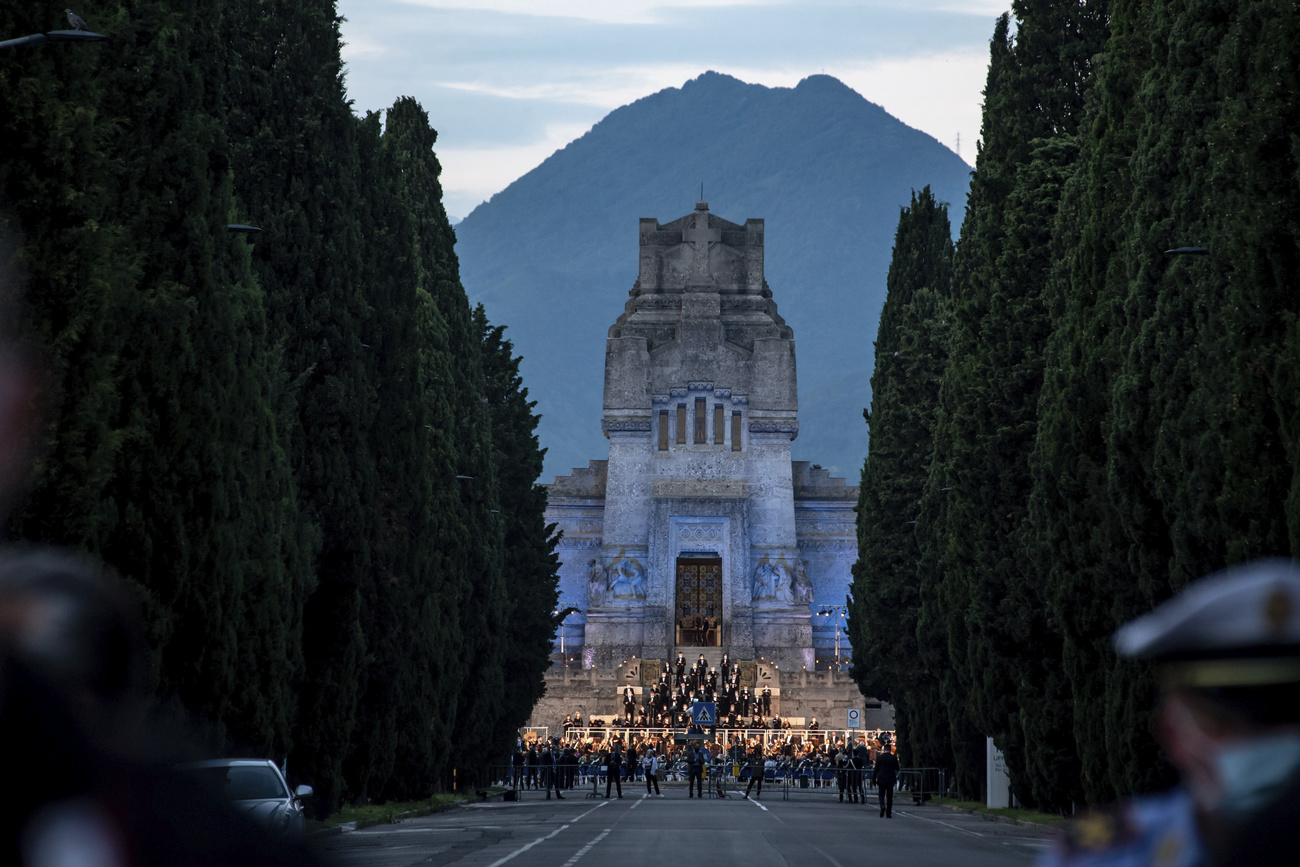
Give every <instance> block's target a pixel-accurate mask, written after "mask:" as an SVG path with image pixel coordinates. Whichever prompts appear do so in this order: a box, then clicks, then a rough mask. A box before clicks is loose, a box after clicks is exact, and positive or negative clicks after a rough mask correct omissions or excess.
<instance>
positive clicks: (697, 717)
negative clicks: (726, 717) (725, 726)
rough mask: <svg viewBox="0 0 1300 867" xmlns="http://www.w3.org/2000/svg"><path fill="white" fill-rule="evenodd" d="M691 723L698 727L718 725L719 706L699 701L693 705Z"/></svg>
mask: <svg viewBox="0 0 1300 867" xmlns="http://www.w3.org/2000/svg"><path fill="white" fill-rule="evenodd" d="M691 722H692V723H694V724H695V725H697V726H715V725H717V724H718V706H717V705H716V704H715V703H714V702H711V701H697V702H696V703H695V704H693V705H691Z"/></svg>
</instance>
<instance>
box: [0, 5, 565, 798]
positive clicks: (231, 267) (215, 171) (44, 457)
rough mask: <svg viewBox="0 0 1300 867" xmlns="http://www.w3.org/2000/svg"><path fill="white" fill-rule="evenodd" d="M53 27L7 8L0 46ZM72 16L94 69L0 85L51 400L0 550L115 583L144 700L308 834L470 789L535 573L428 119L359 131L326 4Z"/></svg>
mask: <svg viewBox="0 0 1300 867" xmlns="http://www.w3.org/2000/svg"><path fill="white" fill-rule="evenodd" d="M86 12H89V10H83V13H86ZM62 17H63V9H62V7H57V8H56V7H55V6H54V5H53V4H51V3H34V4H25V5H24V6H23V7H22V8H18V7H13V6H6V7H5V8H4V9H3V10H0V32H3V33H4V34H6V35H8V34H15V35H21V34H23V33H32V32H42V31H45V30H51V29H56V28H58V27H60V26H62V25H61V19H62ZM88 17H89V18H90V19H92V20H91V21H90V24H91V26H92V27H93V28H94V29H95V30H97V31H99V32H102V33H105V34H107V35H108V36H110V37H111V41H110V42H108V43H104V44H96V45H90V46H87V45H72V44H66V43H62V44H51V45H46V46H42V47H25V48H22V49H18V50H11V51H7V52H4V53H3V55H0V110H2V111H3V120H0V125H3V133H4V140H5V142H6V146H5V151H6V152H5V160H4V161H3V162H0V196H3V208H4V211H3V218H4V220H5V222H6V224H7V226H8V228H9V229H10V230H11V231H12V233H13V234H14V236H15V243H16V245H17V248H16V258H17V261H18V263H19V266H20V268H21V270H22V279H23V283H22V290H23V291H22V297H23V299H24V301H25V306H26V313H27V319H28V320H29V323H30V328H31V333H32V337H33V339H34V340H35V341H36V342H37V343H39V344H40V345H41V346H42V347H44V350H45V352H46V355H47V359H48V369H49V376H48V384H47V388H46V390H45V396H44V398H43V400H44V404H45V407H46V409H47V419H48V430H47V436H46V439H45V447H44V451H43V453H42V454H41V456H40V459H39V462H38V465H37V467H36V470H35V472H34V479H33V485H32V487H31V489H30V491H29V494H28V495H27V497H26V500H25V501H24V502H23V503H21V504H20V506H19V508H18V509H17V510H16V512H15V514H14V515H13V516H12V518H11V521H10V527H9V529H10V532H11V534H12V535H13V536H16V537H19V538H24V539H31V540H44V541H52V542H58V543H63V544H68V545H72V546H75V547H78V548H81V549H83V550H86V551H88V552H91V553H93V554H97V555H99V556H101V557H103V558H104V559H106V560H107V561H108V562H110V563H111V564H112V565H113V566H114V567H116V568H117V570H118V571H120V572H121V573H122V574H123V575H125V576H127V577H128V579H129V580H130V581H132V582H133V583H134V585H135V586H136V588H137V590H138V595H139V596H140V598H141V600H142V605H143V606H144V609H145V619H146V622H147V626H148V630H149V637H150V642H151V646H152V649H153V652H154V668H155V677H154V682H155V687H156V691H157V693H158V695H159V697H160V699H161V700H162V701H163V702H164V703H167V704H170V705H173V706H175V707H177V708H180V709H183V710H184V711H185V712H187V713H189V714H192V715H193V716H194V717H195V718H197V719H200V720H203V721H204V722H205V724H206V725H208V726H209V728H210V731H209V736H210V738H211V739H212V740H213V742H214V743H216V744H217V745H218V747H219V748H223V749H227V750H237V751H239V752H241V753H247V752H252V753H261V754H263V755H268V756H271V757H274V758H276V759H282V758H284V757H285V756H288V757H289V766H290V769H291V773H292V774H293V775H294V777H295V778H297V779H301V780H302V781H304V782H308V783H311V784H312V785H313V786H314V787H315V788H316V793H317V796H318V798H317V799H316V801H315V806H316V808H317V809H318V810H320V811H322V812H325V811H329V810H332V809H333V808H335V807H336V806H337V805H338V804H340V803H342V802H343V801H345V800H352V801H365V800H373V799H382V798H395V797H401V798H412V797H419V796H422V795H425V794H428V793H429V792H430V791H433V790H436V789H439V788H442V787H445V786H447V785H449V784H450V783H451V780H452V771H453V769H455V770H456V771H458V773H459V774H460V775H461V777H460V778H463V776H464V775H465V774H468V775H469V776H470V777H471V778H472V777H474V776H475V775H478V774H481V769H482V768H484V767H485V765H486V764H487V763H489V762H491V761H493V760H494V759H498V758H499V757H500V756H501V755H503V753H504V751H505V750H506V749H507V748H508V746H509V744H510V742H511V739H512V738H511V735H512V733H513V729H514V728H515V727H516V726H517V725H519V724H521V723H522V722H523V720H524V718H526V716H527V715H528V711H529V710H531V702H532V701H533V700H535V698H536V697H537V696H538V695H539V694H540V688H539V687H540V683H541V674H542V672H543V671H544V669H545V668H546V667H547V666H548V665H549V662H550V660H549V640H550V637H551V635H552V633H553V628H552V626H551V623H550V614H551V609H552V608H553V606H554V603H555V599H554V597H555V585H556V573H557V567H558V563H557V561H556V558H555V556H554V553H553V550H552V548H553V545H554V540H553V539H552V538H551V535H552V533H551V530H550V528H547V527H546V526H545V525H544V523H543V520H542V515H543V511H544V509H545V496H544V494H542V493H541V492H540V489H536V488H534V487H533V483H534V481H535V479H536V476H537V473H538V472H539V470H540V462H541V455H542V451H541V450H540V449H539V448H538V445H537V441H536V438H535V437H534V436H532V429H533V427H535V425H536V417H535V416H533V415H531V413H530V411H529V410H530V408H531V405H530V404H528V403H527V401H526V394H527V393H526V390H525V389H524V388H523V385H522V382H521V381H520V380H519V378H518V376H517V366H518V359H512V358H510V354H509V344H508V343H505V342H503V340H502V338H501V331H500V329H492V328H491V326H489V325H488V324H487V321H486V317H485V316H484V315H483V313H482V312H481V311H479V312H478V313H477V314H476V313H474V312H473V311H471V310H470V307H469V304H468V301H467V298H466V295H465V292H464V290H463V288H462V287H461V285H460V281H459V276H458V266H457V261H456V256H455V253H454V249H453V248H454V243H455V237H454V235H453V233H452V230H451V227H450V224H449V223H448V220H447V217H446V214H445V212H444V211H443V207H442V190H441V186H440V185H439V182H438V174H439V171H440V168H439V165H438V162H437V159H436V157H435V156H434V150H433V148H434V143H435V140H436V133H435V132H434V130H433V129H432V128H431V127H430V123H429V118H428V117H427V115H426V114H425V112H424V111H423V110H422V109H421V108H420V107H419V105H418V104H416V103H415V101H414V100H411V99H409V98H403V99H400V100H398V101H397V102H396V103H395V104H394V106H393V107H392V108H391V109H389V110H388V111H387V112H386V113H385V115H384V116H382V117H381V116H380V115H377V114H371V115H368V116H366V117H364V118H358V117H356V116H354V115H353V113H352V111H351V106H350V104H349V103H348V101H347V98H346V93H345V89H344V81H343V66H342V61H341V58H340V53H339V51H340V45H341V42H340V37H339V21H340V19H339V18H338V15H337V11H336V9H335V6H334V3H333V2H332V0H330V2H326V0H232V2H229V3H222V4H219V3H214V2H211V0H190V2H186V3H182V4H175V3H163V2H161V0H119V2H108V3H103V4H100V5H99V6H98V7H97V8H96V9H95V10H94V11H93V14H89V15H88ZM10 143H12V146H11V145H10ZM232 223H248V224H253V225H256V226H259V227H261V228H262V230H263V231H262V232H261V233H260V234H258V235H255V236H252V240H251V241H250V240H247V239H245V237H244V236H242V235H238V234H234V233H232V232H229V231H227V228H226V227H227V225H228V224H232ZM489 335H494V336H491V337H489ZM521 407H522V411H521V409H520V408H521ZM498 426H499V427H500V430H499V431H498V430H496V428H497V427H498ZM529 473H531V475H528V474H529ZM525 476H527V477H526V478H525ZM508 568H509V569H510V570H512V571H511V572H509V573H508V572H507V569H508ZM515 637H520V638H521V640H520V642H519V647H518V648H516V647H514V646H512V644H511V642H512V639H514V638H515ZM543 643H545V644H546V645H547V646H546V648H545V651H544V652H539V651H541V648H542V644H543ZM512 690H513V694H511V695H508V692H510V691H512Z"/></svg>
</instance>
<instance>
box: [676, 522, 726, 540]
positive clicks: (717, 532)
mask: <svg viewBox="0 0 1300 867" xmlns="http://www.w3.org/2000/svg"><path fill="white" fill-rule="evenodd" d="M677 538H678V539H680V540H682V541H683V542H719V541H721V540H722V525H721V524H679V525H678V527H677Z"/></svg>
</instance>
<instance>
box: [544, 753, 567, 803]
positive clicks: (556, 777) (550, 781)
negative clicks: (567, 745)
mask: <svg viewBox="0 0 1300 867" xmlns="http://www.w3.org/2000/svg"><path fill="white" fill-rule="evenodd" d="M542 766H543V767H542V776H543V777H545V778H546V800H548V801H549V800H551V789H555V797H556V798H558V799H559V800H561V801H563V800H564V796H563V795H561V794H560V768H561V766H562V759H561V755H560V744H559V741H558V740H553V741H552V742H551V746H550V748H549V749H547V751H546V752H544V753H543V754H542Z"/></svg>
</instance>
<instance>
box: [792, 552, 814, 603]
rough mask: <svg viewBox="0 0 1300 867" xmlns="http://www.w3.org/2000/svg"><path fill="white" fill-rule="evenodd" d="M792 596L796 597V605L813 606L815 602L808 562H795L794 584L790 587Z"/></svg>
mask: <svg viewBox="0 0 1300 867" xmlns="http://www.w3.org/2000/svg"><path fill="white" fill-rule="evenodd" d="M790 592H791V595H793V596H794V601H795V604H796V605H811V604H812V601H813V585H812V581H811V580H809V578H808V561H807V560H795V561H794V583H793V584H792V585H791V587H790Z"/></svg>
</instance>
